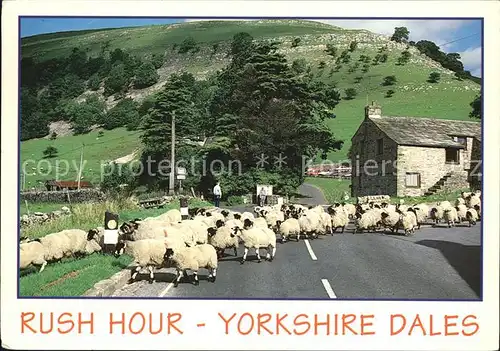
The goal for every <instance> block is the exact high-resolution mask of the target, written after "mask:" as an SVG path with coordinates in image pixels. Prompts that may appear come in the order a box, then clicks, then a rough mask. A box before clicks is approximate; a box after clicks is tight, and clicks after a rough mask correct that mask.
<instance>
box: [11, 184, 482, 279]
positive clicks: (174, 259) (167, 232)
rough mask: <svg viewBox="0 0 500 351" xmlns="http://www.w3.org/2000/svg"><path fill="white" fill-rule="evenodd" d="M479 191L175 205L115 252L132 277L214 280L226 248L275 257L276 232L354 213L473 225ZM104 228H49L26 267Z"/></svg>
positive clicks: (366, 223)
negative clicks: (413, 200)
mask: <svg viewBox="0 0 500 351" xmlns="http://www.w3.org/2000/svg"><path fill="white" fill-rule="evenodd" d="M480 197H481V193H480V192H475V193H462V196H461V197H459V198H458V199H456V201H455V204H454V206H453V205H452V204H451V203H450V202H449V201H442V202H440V203H437V204H436V205H434V206H428V205H427V204H424V203H422V204H418V205H414V206H406V205H403V204H398V205H392V204H389V203H387V202H381V203H375V202H370V203H368V204H356V205H354V204H345V203H344V204H340V203H336V204H334V205H331V206H329V207H327V208H326V210H325V208H324V207H323V206H316V207H309V208H307V207H305V206H302V205H298V204H290V205H288V204H285V205H282V206H278V205H275V206H264V207H259V206H257V207H255V208H254V211H253V213H252V212H243V213H239V212H235V211H231V210H226V209H224V210H221V211H220V210H218V209H199V210H197V211H196V213H195V215H194V216H193V217H192V218H191V219H187V220H182V218H181V213H180V212H179V210H175V209H174V210H170V211H167V212H166V213H164V214H162V215H160V216H158V217H149V218H145V219H139V218H137V219H135V220H132V221H129V222H125V223H123V224H122V225H121V226H120V228H119V238H118V243H117V244H116V245H115V247H114V254H115V256H117V257H118V256H120V255H122V254H124V253H125V254H128V255H130V256H131V257H133V259H134V262H135V263H136V264H137V268H136V270H135V272H134V273H133V274H132V277H131V282H132V281H134V280H135V278H136V276H137V274H138V273H139V272H140V271H141V270H142V269H143V268H147V269H148V271H149V274H150V282H151V283H152V282H153V281H154V270H155V268H162V267H175V268H176V279H175V281H174V286H175V287H177V286H178V284H179V282H180V281H181V279H182V278H183V277H187V271H188V270H190V271H192V272H193V277H192V280H193V283H194V284H195V285H198V284H199V279H198V271H199V270H200V269H201V268H204V269H207V270H208V271H209V276H208V280H209V281H210V282H215V280H216V274H217V267H218V260H219V259H220V258H221V257H223V255H224V252H225V251H226V249H232V250H233V252H234V256H238V247H239V245H240V243H242V244H243V247H244V252H243V255H242V258H241V264H243V263H245V261H246V260H247V255H248V251H249V250H251V249H252V250H255V254H256V259H257V261H258V262H261V260H262V257H261V255H260V250H261V249H265V250H266V256H265V258H266V259H267V260H268V261H272V260H273V259H274V257H275V255H276V249H277V245H276V243H277V235H279V237H280V239H281V243H285V242H286V241H288V240H289V239H291V238H295V240H296V241H299V240H300V237H301V236H303V237H305V238H309V239H315V238H317V237H318V235H326V234H331V235H333V234H334V233H335V232H336V231H337V230H339V229H340V231H341V233H343V232H344V230H345V228H346V226H347V225H348V224H349V222H350V219H352V220H354V223H355V229H354V233H356V232H363V231H365V230H366V231H376V230H378V229H385V228H389V229H390V230H391V231H392V232H393V233H394V232H398V231H399V229H403V230H404V233H405V235H410V234H413V233H414V232H415V229H420V226H421V224H424V223H427V222H428V220H432V221H433V223H435V224H438V223H440V222H442V221H443V222H445V223H446V224H447V225H448V226H449V227H451V226H454V225H455V224H457V223H460V222H468V224H469V226H471V225H475V224H476V222H477V221H478V220H479V219H480V218H481V198H480ZM103 242H104V228H102V227H100V228H96V229H91V230H90V231H89V232H88V233H87V232H85V231H83V230H79V229H69V230H64V231H61V232H58V233H53V234H49V235H47V236H45V237H42V238H40V239H36V240H32V241H30V240H23V241H22V242H21V243H20V268H21V269H24V268H26V267H28V266H29V265H35V266H41V269H40V272H42V271H43V269H44V268H45V266H46V264H47V262H50V261H57V260H60V259H61V258H63V257H69V256H78V255H87V254H91V253H93V252H96V251H100V250H102V248H103V247H104V244H103Z"/></svg>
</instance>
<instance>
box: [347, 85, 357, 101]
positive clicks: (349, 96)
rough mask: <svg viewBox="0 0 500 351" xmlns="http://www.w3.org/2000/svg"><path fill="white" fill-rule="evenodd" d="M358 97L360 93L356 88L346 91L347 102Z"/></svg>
mask: <svg viewBox="0 0 500 351" xmlns="http://www.w3.org/2000/svg"><path fill="white" fill-rule="evenodd" d="M356 95H358V92H357V91H356V89H354V88H347V89H346V90H345V99H346V100H352V99H354V98H355V97H356Z"/></svg>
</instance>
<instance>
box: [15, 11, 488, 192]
mask: <svg viewBox="0 0 500 351" xmlns="http://www.w3.org/2000/svg"><path fill="white" fill-rule="evenodd" d="M242 31H244V32H247V33H249V34H250V35H252V36H253V37H254V38H255V39H266V40H278V41H279V42H280V50H281V52H282V53H284V54H285V55H286V57H287V59H288V60H289V62H290V63H291V62H292V61H293V60H296V59H301V58H302V59H305V60H306V62H307V63H308V64H310V65H311V67H312V71H313V72H315V74H316V75H317V76H318V78H319V79H321V80H324V81H329V82H335V83H336V85H337V87H338V89H339V91H340V92H341V96H342V97H343V99H342V100H341V101H340V103H339V104H338V105H337V106H336V108H335V111H334V113H335V115H336V118H335V119H332V120H329V121H328V124H329V126H330V127H331V129H332V130H333V131H334V132H335V135H336V136H337V137H338V138H340V139H341V140H344V145H343V148H342V149H341V150H340V151H337V152H332V153H330V154H329V155H328V159H329V160H331V161H334V162H336V161H342V160H346V158H347V153H348V150H349V147H350V138H351V137H352V135H353V134H354V132H355V131H356V129H357V127H358V126H359V124H360V123H361V121H362V119H363V117H364V106H365V105H366V104H367V102H370V101H372V100H375V101H377V102H378V103H379V104H381V106H382V113H383V114H384V115H392V116H417V117H433V118H442V119H459V120H467V119H469V116H468V114H469V112H470V111H471V107H470V105H469V104H470V103H471V101H472V100H473V99H474V97H475V96H476V95H477V94H478V93H479V91H480V85H479V84H477V83H475V82H473V81H471V80H462V81H459V80H457V79H456V78H455V77H454V74H453V72H451V71H449V70H446V69H444V68H442V67H441V66H440V65H439V63H437V62H435V61H433V60H431V59H430V58H428V57H427V56H425V55H423V54H421V53H420V52H419V51H418V50H417V49H416V48H415V47H409V48H408V51H409V52H410V53H411V57H410V59H409V61H408V63H406V64H404V65H398V64H397V60H398V57H399V56H400V55H401V53H402V52H403V51H404V50H405V49H407V46H406V45H405V44H400V43H395V42H392V41H389V39H388V37H385V36H381V35H378V34H374V33H370V32H368V31H365V30H345V29H342V28H338V27H334V26H330V25H327V24H322V23H318V22H312V21H300V20H261V21H240V22H238V21H234V22H233V21H219V22H217V21H204V22H189V23H183V24H175V25H166V26H165V25H162V26H148V27H137V28H120V29H107V30H88V31H79V32H68V33H54V34H45V35H39V36H34V37H29V38H25V39H23V40H22V56H23V57H29V56H36V57H37V59H38V60H45V59H50V58H56V57H62V56H67V55H68V54H69V53H70V52H71V49H72V48H74V47H79V48H86V49H88V50H89V54H90V55H95V54H98V52H99V50H100V49H101V46H102V45H103V44H104V43H108V44H109V47H110V49H114V48H121V49H123V50H127V51H129V52H131V53H133V54H137V55H143V56H147V55H151V54H155V53H157V54H158V53H160V54H161V53H163V54H165V63H164V64H163V66H162V67H160V68H159V69H158V70H157V72H158V74H159V76H160V80H159V82H158V83H156V84H155V85H153V86H151V87H148V88H146V89H142V90H134V89H131V90H130V91H129V92H128V93H127V96H130V97H132V98H134V99H136V100H137V101H141V100H142V99H143V98H144V97H146V96H147V95H149V94H151V93H153V92H155V91H158V90H159V89H160V88H161V86H162V85H163V84H164V83H165V80H166V79H167V77H168V75H169V74H170V73H173V72H175V71H177V70H178V69H179V68H184V69H186V70H187V71H189V72H191V73H193V74H195V76H197V77H198V78H199V79H204V78H206V76H207V74H209V73H213V72H214V71H216V70H217V69H219V68H221V67H223V66H224V65H225V64H226V63H227V59H226V52H227V49H228V46H229V41H230V40H231V38H232V37H233V35H234V34H236V33H238V32H242ZM188 36H190V37H192V38H194V39H195V40H196V42H197V43H198V44H199V46H200V50H199V51H198V52H196V53H187V54H179V53H178V52H176V51H174V50H173V49H172V46H173V45H174V44H180V43H181V42H182V41H183V40H184V39H185V38H186V37H188ZM294 38H300V43H299V44H298V46H296V47H293V48H292V47H291V42H292V40H293V39H294ZM352 41H356V42H357V48H356V49H355V50H354V51H353V52H351V53H350V57H351V59H350V62H348V63H341V64H340V65H339V66H338V67H336V66H337V64H336V63H335V59H332V58H331V57H330V56H329V55H328V54H327V53H326V52H325V48H326V44H328V43H331V44H333V45H335V46H336V47H337V48H338V51H339V53H340V52H341V51H342V50H344V49H346V48H348V47H349V44H350V43H351V42H352ZM215 43H219V44H220V48H219V49H218V51H217V53H213V52H212V47H213V45H214V44H215ZM384 47H385V48H386V53H387V55H388V58H387V61H386V62H380V63H378V64H373V63H372V62H370V63H369V69H368V70H367V72H363V71H362V67H363V65H364V63H363V62H360V58H361V56H362V55H367V56H370V57H371V58H373V57H374V56H375V55H376V54H377V53H378V52H379V50H381V49H382V48H384ZM337 56H338V55H337ZM322 61H323V62H324V63H322ZM320 66H324V67H323V68H320ZM431 72H439V73H440V74H441V79H440V80H439V82H437V83H429V82H427V79H428V77H429V74H430V73H431ZM391 75H394V76H395V77H396V79H397V82H396V83H395V84H394V85H392V86H384V85H382V82H383V80H384V77H386V76H391ZM347 88H354V89H356V91H357V95H356V96H355V97H354V98H353V99H351V100H347V99H345V98H344V97H345V89H347ZM101 90H102V89H101ZM388 90H393V91H394V94H393V96H392V97H385V96H386V92H387V91H388ZM87 93H88V92H86V93H84V95H85V94H87ZM99 93H101V92H99ZM107 103H108V106H112V105H114V104H116V101H114V100H113V97H110V98H108V99H107ZM139 136H140V133H139V132H137V131H135V132H127V131H126V130H125V129H124V128H117V129H114V130H111V131H106V132H104V135H103V136H102V137H100V138H99V139H97V131H92V132H91V133H89V134H87V135H79V136H72V135H68V136H60V137H58V138H57V139H56V140H54V141H51V140H48V139H32V140H28V141H24V142H22V144H21V161H22V162H23V161H25V160H28V159H30V160H31V159H33V160H40V159H42V157H43V155H42V152H43V150H44V149H45V148H46V147H47V146H49V145H53V146H54V147H56V148H57V149H58V151H59V156H58V157H56V158H53V159H51V160H49V161H50V162H51V163H52V164H55V161H56V160H57V159H59V158H60V159H66V160H69V161H70V162H72V160H74V162H75V163H76V165H78V163H79V158H80V145H81V144H82V143H85V144H86V146H85V149H84V158H85V160H86V161H87V163H86V165H85V168H84V172H83V175H84V179H86V180H91V181H93V182H95V181H98V179H99V173H98V171H99V169H100V163H101V162H102V161H106V160H113V159H116V158H119V157H123V156H126V155H128V154H130V153H132V152H133V151H134V150H137V149H138V148H139V147H140V141H139ZM46 166H47V165H46ZM27 169H28V173H29V174H28V175H27V176H26V187H30V186H34V185H35V184H37V182H39V181H42V180H45V179H49V178H54V176H55V174H49V175H40V174H39V173H40V172H37V173H38V174H34V172H33V173H31V172H30V171H29V167H28V168H27ZM32 171H34V170H32ZM33 174H34V175H33ZM76 177H77V168H76V167H72V169H71V170H70V171H69V172H68V174H67V175H65V176H63V177H61V179H68V180H74V179H76Z"/></svg>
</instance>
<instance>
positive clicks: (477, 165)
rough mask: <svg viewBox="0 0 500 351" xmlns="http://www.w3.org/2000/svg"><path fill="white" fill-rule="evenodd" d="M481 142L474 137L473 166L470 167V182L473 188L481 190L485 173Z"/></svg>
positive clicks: (472, 148) (472, 149)
mask: <svg viewBox="0 0 500 351" xmlns="http://www.w3.org/2000/svg"><path fill="white" fill-rule="evenodd" d="M481 148H482V146H481V142H480V141H479V140H477V139H474V140H473V142H472V147H471V159H472V162H471V168H470V169H469V182H470V185H471V188H473V189H474V190H479V189H481V187H482V183H483V175H482V169H481V167H482V163H483V158H482V150H481Z"/></svg>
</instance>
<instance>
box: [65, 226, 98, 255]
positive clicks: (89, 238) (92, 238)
mask: <svg viewBox="0 0 500 351" xmlns="http://www.w3.org/2000/svg"><path fill="white" fill-rule="evenodd" d="M64 233H65V235H66V236H67V237H68V238H69V240H70V248H71V253H72V255H74V256H83V255H90V254H92V253H94V252H96V251H100V250H101V249H102V248H101V246H100V245H99V239H100V238H99V234H98V233H94V232H90V233H87V232H85V231H84V230H80V229H72V230H67V231H65V232H64Z"/></svg>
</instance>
